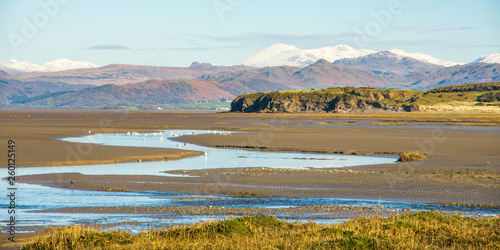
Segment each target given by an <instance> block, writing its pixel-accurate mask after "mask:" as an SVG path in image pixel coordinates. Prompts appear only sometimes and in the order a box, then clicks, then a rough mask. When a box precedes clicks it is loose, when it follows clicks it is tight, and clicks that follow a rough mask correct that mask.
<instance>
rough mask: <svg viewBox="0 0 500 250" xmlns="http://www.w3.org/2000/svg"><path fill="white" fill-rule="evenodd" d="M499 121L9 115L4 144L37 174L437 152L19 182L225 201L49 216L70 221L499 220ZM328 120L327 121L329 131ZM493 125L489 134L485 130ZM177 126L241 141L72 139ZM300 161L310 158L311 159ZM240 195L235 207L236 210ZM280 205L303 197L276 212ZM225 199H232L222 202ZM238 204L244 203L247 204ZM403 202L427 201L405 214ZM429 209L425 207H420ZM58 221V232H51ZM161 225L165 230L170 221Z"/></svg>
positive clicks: (2, 117)
mask: <svg viewBox="0 0 500 250" xmlns="http://www.w3.org/2000/svg"><path fill="white" fill-rule="evenodd" d="M499 121H500V116H499V115H497V114H456V113H450V114H447V113H414V114H412V113H392V114H389V113H384V114H366V115H363V114H300V115H293V114H283V115H280V114H241V113H209V112H198V113H197V112H162V111H103V110H98V111H97V110H95V111H93V110H76V111H65V110H1V111H0V123H1V126H2V130H3V132H4V133H2V135H1V136H2V141H7V140H9V139H14V140H15V141H16V145H17V147H18V153H19V157H18V159H19V160H18V162H17V166H18V168H19V169H20V171H22V168H28V167H41V168H44V167H48V166H66V167H67V166H79V165H89V166H94V165H96V164H110V163H127V162H130V163H131V162H135V163H137V162H139V161H141V162H144V163H146V161H151V162H155V161H158V160H161V162H164V163H165V164H168V162H169V161H171V160H174V161H176V162H179V163H180V162H182V161H183V159H184V158H186V159H188V158H189V159H191V158H193V157H195V158H196V157H204V156H203V154H204V152H200V151H195V150H185V149H183V148H182V145H183V144H184V143H187V144H193V145H200V146H206V147H209V148H210V147H212V148H216V147H217V146H221V145H225V146H231V147H240V148H247V149H243V150H247V151H248V152H252V151H266V150H267V149H272V151H284V152H309V153H314V154H316V156H315V158H316V160H317V159H321V158H322V155H329V154H331V153H332V152H336V153H341V155H345V156H350V155H370V156H373V157H385V156H391V155H396V154H398V153H402V152H421V153H424V154H425V155H426V159H425V160H422V161H414V162H406V163H396V162H394V163H389V164H376V165H373V164H372V165H370V164H368V165H366V164H364V165H360V166H351V167H342V168H303V169H286V168H269V167H266V166H265V165H266V164H261V165H262V166H259V167H252V168H245V167H237V166H235V167H232V168H212V169H193V170H188V169H185V170H182V169H180V170H179V169H177V170H171V169H169V168H168V165H166V167H165V168H164V171H166V173H168V174H172V175H185V176H184V177H179V176H176V177H174V176H168V175H166V176H161V174H159V175H155V176H151V175H140V174H137V175H84V174H79V173H71V171H68V172H67V173H57V174H43V175H25V176H19V177H18V178H17V181H19V182H20V183H23V184H30V185H42V186H46V187H51V188H57V189H65V190H69V191H71V190H73V192H74V191H76V190H82V191H98V192H108V193H135V192H153V193H173V194H175V195H177V196H176V197H187V196H191V195H194V196H209V197H218V198H217V199H215V198H214V199H213V200H209V199H208V200H207V199H203V200H202V201H199V199H194V200H196V202H189V201H193V200H188V198H172V197H169V198H168V199H169V200H170V201H175V204H174V203H169V204H167V205H166V206H160V205H159V204H156V205H155V204H153V205H152V204H145V205H144V206H138V207H137V206H134V205H136V204H123V205H120V206H116V205H115V206H90V207H82V206H79V207H72V208H71V206H69V205H68V204H66V206H65V207H67V208H65V210H61V209H59V210H57V208H55V207H54V209H49V211H44V212H53V213H61V214H63V213H66V214H69V215H71V214H76V213H81V212H85V213H90V214H92V213H95V214H98V213H102V212H99V211H101V210H104V211H106V212H109V213H116V214H130V213H132V214H151V211H155V210H157V211H158V213H156V214H164V215H165V214H170V215H172V216H174V215H175V216H179V215H182V216H190V215H193V214H205V215H218V216H219V215H223V216H224V215H226V216H227V215H236V216H244V215H259V214H266V215H272V216H275V215H278V216H279V215H281V214H286V213H285V212H286V211H287V210H286V209H289V210H290V211H291V212H290V213H289V214H291V213H293V214H300V213H298V212H297V211H300V209H301V208H303V209H304V210H305V211H309V212H310V213H305V214H314V211H316V214H322V216H323V217H324V218H327V219H328V218H330V219H332V220H333V219H347V218H351V217H363V216H372V215H374V214H375V213H376V212H378V213H380V215H383V216H387V217H389V216H394V215H397V212H401V213H403V212H404V213H405V214H406V213H408V212H411V213H413V212H416V211H418V210H434V209H435V208H434V207H425V204H427V206H429V204H430V203H437V204H440V205H436V208H440V207H439V206H441V207H446V208H449V207H453V208H456V207H465V208H472V209H468V210H464V211H462V212H463V213H464V214H467V216H475V217H477V214H478V212H477V211H479V210H476V209H477V208H480V207H487V208H488V209H490V210H488V214H489V216H495V215H498V214H499V211H498V207H497V205H500V198H499V196H498V193H500V169H499V166H500V156H499V155H498V152H500V144H499V143H498V141H500V132H499V130H498V126H499V125H500V122H499ZM319 123H321V124H327V125H321V124H320V125H318V124H319ZM380 124H384V125H380ZM485 124H487V125H488V126H483V125H485ZM175 129H187V130H189V129H191V130H211V131H235V132H238V133H232V134H231V135H227V136H223V135H221V134H219V133H216V134H208V133H207V134H203V135H186V136H182V137H177V138H175V140H176V141H177V142H178V143H179V144H180V145H181V147H180V148H155V147H143V146H142V147H122V146H109V145H101V144H97V143H92V144H85V143H75V142H68V141H64V140H61V139H62V138H67V137H78V136H89V135H99V134H125V133H127V132H131V131H137V132H138V133H142V134H152V133H155V132H157V131H164V130H175ZM2 157H5V156H4V155H2ZM209 157H210V155H209ZM242 157H244V156H242ZM2 159H4V158H2ZM296 160H297V161H303V162H307V158H306V159H296ZM4 161H5V162H6V159H5V160H4ZM339 161H340V160H339ZM4 167H6V166H4ZM187 176H190V177H187ZM221 197H222V198H221ZM228 197H229V198H230V199H229V200H231V202H227V198H228ZM47 199H50V197H47ZM258 199H260V200H259V201H258ZM273 199H274V200H275V199H278V200H279V199H283V200H289V199H299V200H300V199H303V200H300V202H296V203H293V204H290V203H286V202H283V203H281V204H275V207H272V206H270V207H267V208H266V207H264V206H265V205H266V204H269V203H270V201H272V200H273ZM309 199H310V200H309ZM314 199H316V200H314ZM322 199H343V200H349V199H354V200H358V201H359V200H362V201H373V202H374V203H370V202H368V203H367V205H366V206H362V205H357V206H356V207H353V208H350V209H347V210H349V211H354V212H352V213H351V212H349V213H347V212H346V211H347V210H339V209H337V208H336V207H335V206H336V205H335V206H334V204H331V203H328V202H326V201H325V200H322ZM214 200H217V201H225V202H219V203H213V202H212V201H214ZM256 201H258V202H256ZM63 202H64V201H63ZM238 202H242V203H240V204H239V205H238ZM243 202H244V203H243ZM255 202H256V204H259V205H260V206H261V207H252V206H251V204H252V203H255ZM385 202H395V203H397V204H399V205H398V206H400V207H399V209H398V208H396V209H395V210H391V209H388V208H393V207H391V206H389V205H385V207H384V209H383V210H382V209H373V207H378V206H380V203H385ZM401 204H417V205H411V206H410V205H408V208H405V207H404V205H401ZM418 204H422V206H421V207H420V208H419V206H418ZM446 204H448V205H446ZM210 206H211V207H210ZM321 206H324V207H321ZM238 207H239V208H238ZM287 207H288V208H287ZM360 207H365V208H360ZM131 209H132V211H131ZM176 209H177V210H176ZM403 209H405V210H404V211H403ZM406 209H408V210H410V211H406ZM174 210H175V211H174ZM358 210H359V211H358ZM340 211H342V212H341V213H340ZM381 211H383V212H381ZM495 211H496V212H495ZM261 212H262V213H261ZM325 213H327V216H325ZM336 213H337V214H336ZM336 215H338V216H336ZM482 216H484V214H482ZM96 217H98V216H97V215H96ZM305 217H307V215H306V216H305ZM305 217H300V218H302V219H303V218H305ZM282 218H285V219H287V217H282ZM295 218H296V219H300V218H299V217H295ZM318 218H319V216H318ZM160 221H161V220H160ZM190 223H192V222H190ZM42 224H43V223H42ZM105 224H106V220H104V219H102V220H99V225H105ZM48 225H50V224H47V225H46V226H48ZM164 225H166V224H164ZM44 226H45V225H44ZM159 226H162V225H161V222H160V223H159ZM40 228H42V227H40ZM40 228H39V229H40ZM127 228H130V227H127ZM35 231H37V232H38V233H39V234H41V233H42V231H38V230H35ZM30 236H32V234H18V237H20V239H22V238H28V237H30ZM2 240H3V239H2Z"/></svg>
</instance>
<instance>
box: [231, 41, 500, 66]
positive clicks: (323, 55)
mask: <svg viewBox="0 0 500 250" xmlns="http://www.w3.org/2000/svg"><path fill="white" fill-rule="evenodd" d="M375 53H377V52H376V51H373V50H368V49H355V48H352V47H349V46H347V45H342V44H340V45H335V46H331V47H324V48H319V49H306V50H301V49H299V48H297V47H295V46H291V45H286V44H281V43H277V44H274V45H272V46H270V47H268V48H266V49H264V50H261V51H259V52H257V53H255V54H254V55H252V56H250V57H248V58H247V59H245V60H243V61H241V62H239V63H237V65H246V66H253V67H267V66H282V65H288V66H300V67H306V66H308V65H311V64H313V63H314V62H316V61H318V60H319V59H326V60H328V61H331V62H334V61H336V60H339V59H344V58H358V57H362V56H367V55H371V54H375ZM379 53H381V52H379ZM387 53H392V54H390V55H389V54H387V55H386V56H392V57H397V58H399V59H402V58H404V57H410V58H413V59H416V60H419V61H423V62H427V63H431V64H436V65H442V66H445V67H450V66H454V65H458V64H459V63H456V62H450V61H445V60H440V59H437V58H434V57H432V56H429V55H426V54H422V53H408V52H406V51H404V50H401V49H392V50H389V51H387ZM492 55H494V54H492ZM496 55H497V57H494V56H492V57H491V58H497V59H498V61H500V58H498V57H499V56H498V54H496ZM497 59H488V60H493V61H495V60H497Z"/></svg>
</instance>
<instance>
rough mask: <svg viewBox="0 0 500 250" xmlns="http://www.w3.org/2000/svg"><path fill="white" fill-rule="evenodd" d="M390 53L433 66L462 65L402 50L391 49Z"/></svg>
mask: <svg viewBox="0 0 500 250" xmlns="http://www.w3.org/2000/svg"><path fill="white" fill-rule="evenodd" d="M389 52H392V53H394V54H396V55H400V56H403V57H411V58H414V59H417V60H420V61H424V62H428V63H432V64H437V65H443V66H445V67H451V66H455V65H458V64H460V63H456V62H450V61H445V60H441V59H437V58H434V57H432V56H429V55H426V54H422V53H408V52H406V51H404V50H401V49H391V50H389Z"/></svg>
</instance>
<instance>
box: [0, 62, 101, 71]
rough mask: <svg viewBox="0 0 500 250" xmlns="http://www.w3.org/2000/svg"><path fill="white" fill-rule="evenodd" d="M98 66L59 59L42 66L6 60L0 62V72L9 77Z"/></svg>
mask: <svg viewBox="0 0 500 250" xmlns="http://www.w3.org/2000/svg"><path fill="white" fill-rule="evenodd" d="M97 67H99V65H97V64H95V63H90V62H84V61H72V60H69V59H65V58H61V59H57V60H53V61H49V62H46V63H44V64H43V65H38V64H34V63H31V62H27V61H22V62H20V61H17V60H8V61H4V62H0V70H3V71H5V72H7V73H9V74H11V75H16V74H20V73H26V72H52V71H63V70H68V69H88V68H97Z"/></svg>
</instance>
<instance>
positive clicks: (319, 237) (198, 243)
mask: <svg viewBox="0 0 500 250" xmlns="http://www.w3.org/2000/svg"><path fill="white" fill-rule="evenodd" d="M49 230H50V231H51V232H50V233H49V234H48V235H45V236H41V237H38V238H36V239H35V240H34V241H33V242H30V243H27V244H25V245H24V249H443V248H445V249H498V248H500V218H498V217H494V218H488V219H475V218H468V217H459V216H449V215H444V214H440V213H434V212H418V213H414V214H409V215H404V216H396V217H392V218H380V217H370V218H358V219H353V220H350V221H347V222H344V223H341V224H337V225H319V224H316V223H312V222H310V223H299V222H296V223H289V222H284V221H280V220H277V219H275V218H271V217H264V216H260V217H242V218H237V219H227V220H223V221H216V222H207V223H199V224H195V225H185V226H174V227H172V228H169V229H164V230H153V231H148V232H143V233H140V234H137V235H134V234H132V233H130V232H126V231H100V230H95V229H91V228H86V227H82V226H73V227H65V228H52V229H49Z"/></svg>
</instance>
